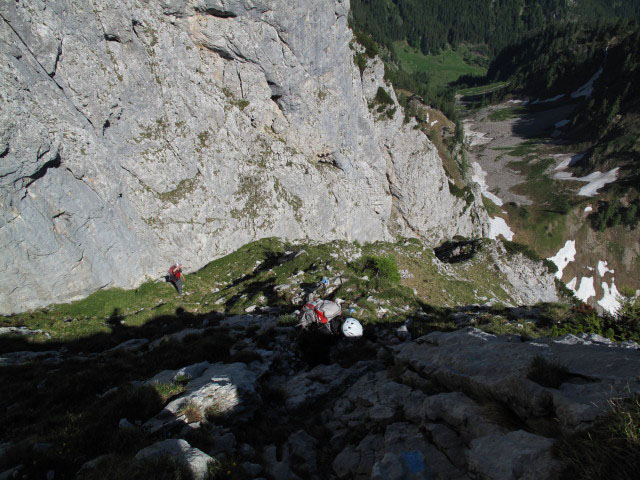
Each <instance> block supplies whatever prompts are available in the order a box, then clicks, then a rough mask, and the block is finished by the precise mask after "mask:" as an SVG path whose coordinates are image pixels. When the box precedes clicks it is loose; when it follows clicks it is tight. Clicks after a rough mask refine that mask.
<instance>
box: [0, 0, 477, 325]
mask: <svg viewBox="0 0 640 480" xmlns="http://www.w3.org/2000/svg"><path fill="white" fill-rule="evenodd" d="M348 11H349V2H348V1H344V0H334V1H332V2H330V3H329V4H328V5H327V4H325V3H322V4H320V3H318V2H312V1H310V0H295V1H293V2H291V1H289V2H284V1H281V0H259V1H249V0H233V1H232V0H228V1H227V0H164V1H160V2H150V3H148V2H145V1H142V0H118V1H114V2H85V1H78V0H55V1H46V2H45V1H38V0H31V1H26V2H5V3H3V4H2V6H0V15H1V17H2V18H1V20H2V21H1V22H0V45H1V46H2V47H1V52H0V53H1V55H2V62H1V67H0V92H1V93H0V95H1V96H2V103H3V106H2V109H1V113H0V157H1V164H0V185H1V191H2V196H1V202H2V204H1V212H2V223H1V224H0V244H1V245H2V254H1V255H0V266H1V267H2V270H3V271H4V272H5V274H6V276H7V277H8V278H10V279H11V281H10V282H3V284H2V286H0V312H2V313H8V312H12V311H19V310H22V309H26V308H31V307H36V306H40V305H44V304H47V303H50V302H52V301H62V300H68V299H70V298H74V297H78V296H81V295H85V294H87V293H89V292H91V291H93V290H96V289H98V288H102V287H105V286H131V285H134V284H137V283H139V282H140V281H141V280H142V279H143V278H144V277H145V276H158V275H161V274H162V273H163V272H164V271H165V269H166V268H167V266H168V265H169V264H170V263H172V262H173V261H175V260H179V261H181V262H182V263H185V264H186V265H187V266H188V268H192V269H194V268H197V267H199V266H201V265H203V264H204V263H205V262H207V261H209V260H211V259H212V258H215V257H216V256H219V255H221V254H223V253H226V252H229V251H231V250H233V249H235V248H237V247H238V246H240V245H242V244H244V243H246V242H247V241H250V240H252V239H255V238H261V237H266V236H274V235H276V236H280V237H284V238H303V237H308V238H311V239H339V238H342V239H357V240H360V241H370V240H376V239H389V238H391V237H392V235H393V234H395V233H402V234H407V235H412V236H420V237H423V238H424V239H425V240H427V241H429V242H433V243H435V242H438V241H440V240H441V239H443V238H445V237H451V236H453V235H456V234H461V235H467V236H472V235H478V234H482V233H483V229H484V225H485V220H484V219H485V214H484V211H483V210H482V208H481V207H479V206H478V205H477V204H476V203H475V201H474V200H472V199H471V198H467V199H462V198H458V197H456V196H454V195H451V194H450V192H449V188H447V185H448V180H447V177H446V176H445V173H444V170H443V168H442V164H441V161H440V159H439V157H438V155H437V153H436V150H435V148H434V147H433V145H432V144H431V143H430V142H429V140H428V139H427V137H426V136H425V135H424V134H423V133H422V132H420V131H419V130H416V129H413V128H412V127H413V125H412V124H408V125H404V124H403V119H402V115H400V114H396V113H395V108H396V107H397V104H396V100H395V95H394V93H393V91H392V89H391V88H390V87H389V86H386V85H384V82H383V79H382V75H383V70H382V65H381V64H380V63H376V62H375V61H374V60H368V64H366V65H364V67H365V68H364V69H363V71H362V72H360V71H359V70H358V68H356V67H355V66H354V64H353V58H352V57H353V52H352V50H351V49H350V41H351V39H352V35H351V32H350V30H349V29H348V28H347V18H346V17H347V13H348ZM379 88H383V89H386V90H387V91H388V92H389V95H390V98H391V101H392V103H394V104H395V105H394V107H393V108H391V107H390V108H389V109H388V110H387V112H386V114H384V115H382V114H380V113H379V112H377V111H374V112H371V111H370V110H369V106H368V103H369V104H370V105H371V106H372V108H375V105H374V104H375V101H374V98H375V96H376V94H377V92H378V90H379ZM370 102H372V103H370ZM379 108H380V107H378V109H379ZM383 110H384V108H383Z"/></svg>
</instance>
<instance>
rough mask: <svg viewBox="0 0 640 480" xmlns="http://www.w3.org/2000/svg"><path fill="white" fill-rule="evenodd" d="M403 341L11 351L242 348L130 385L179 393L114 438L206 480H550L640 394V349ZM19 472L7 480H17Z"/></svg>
mask: <svg viewBox="0 0 640 480" xmlns="http://www.w3.org/2000/svg"><path fill="white" fill-rule="evenodd" d="M206 323H209V322H206ZM396 327H397V325H396V326H395V327H391V326H377V327H375V331H370V332H368V333H367V334H366V335H365V338H363V339H359V340H357V341H354V342H347V341H344V340H343V341H340V342H334V343H332V344H331V345H329V344H326V345H323V344H318V345H315V346H314V347H313V348H311V349H306V350H304V349H303V350H300V349H299V348H298V344H297V343H296V341H295V339H296V332H295V330H294V328H293V327H290V326H285V325H282V324H280V323H278V320H277V319H276V318H275V317H269V316H258V315H256V316H252V315H243V316H236V317H230V318H226V319H223V320H216V321H215V322H212V324H211V325H206V326H203V327H202V328H190V329H188V330H184V331H179V332H176V333H173V334H171V335H164V336H161V337H159V338H156V339H154V340H149V339H133V340H129V341H127V342H125V343H123V344H121V345H119V346H118V347H116V348H115V349H113V348H112V349H110V350H108V351H104V352H96V353H92V354H77V353H74V354H73V355H72V354H71V353H68V352H64V351H62V352H56V354H55V355H54V354H53V353H51V354H50V356H49V357H43V352H40V353H39V354H38V356H37V358H36V357H33V356H31V357H30V356H29V355H27V354H25V353H20V352H17V353H13V354H5V355H3V356H2V362H3V364H4V365H7V364H8V359H9V358H12V363H13V364H14V365H15V364H17V363H21V364H23V367H22V368H24V364H27V363H28V362H32V361H37V362H41V361H43V360H42V358H45V360H44V361H45V362H47V361H48V362H50V363H51V364H52V365H53V366H55V367H57V368H62V367H63V366H64V364H65V362H85V363H89V362H96V363H101V364H108V363H109V362H110V361H112V359H115V358H116V357H118V358H122V357H123V356H125V357H127V358H130V359H131V361H133V362H135V361H136V360H135V359H136V358H138V359H142V358H144V357H145V356H149V355H152V354H153V352H154V351H157V349H161V348H167V346H171V345H175V346H176V348H178V347H179V348H183V349H184V348H187V349H189V348H196V347H195V346H194V347H191V346H190V344H193V345H196V344H197V342H198V341H199V340H200V339H201V338H203V337H206V336H210V335H212V334H213V333H215V332H217V331H219V330H222V331H224V332H225V335H228V339H229V342H230V343H232V345H233V346H232V347H231V349H230V351H229V353H230V356H229V357H228V359H227V360H225V361H222V362H209V361H203V362H198V363H195V364H190V365H184V366H183V367H182V368H178V369H174V370H164V371H161V372H159V373H157V374H156V375H154V376H153V377H151V378H148V379H140V380H139V381H136V382H134V385H133V386H134V387H135V388H143V387H145V386H152V387H154V388H157V389H158V391H160V390H161V389H162V388H165V389H166V388H171V386H180V388H179V389H178V390H176V393H174V394H169V395H168V396H167V399H166V401H165V402H164V406H163V407H162V408H161V409H160V410H156V411H153V412H150V411H149V412H148V413H147V415H146V417H144V414H141V415H140V416H135V418H133V417H131V415H130V418H121V419H120V420H119V422H118V423H119V427H114V428H119V429H120V431H121V432H122V431H127V432H144V435H146V437H145V438H146V442H147V445H146V446H144V448H139V449H136V450H135V451H131V452H128V454H127V455H128V456H129V457H132V456H134V457H135V458H133V457H132V458H130V459H129V460H127V461H129V462H144V461H148V460H149V459H154V458H165V459H166V458H167V457H168V458H172V459H175V460H177V461H178V463H183V464H184V465H186V466H187V467H188V470H189V471H190V472H191V475H193V477H194V478H197V479H204V478H228V477H224V476H216V475H220V473H219V472H220V471H221V470H220V469H223V470H226V472H223V474H229V475H231V477H232V478H275V479H299V478H300V479H301V478H317V479H320V478H338V479H351V478H374V479H385V480H389V479H405V478H438V479H440V478H441V479H466V478H490V479H521V478H527V479H549V478H556V477H558V476H560V474H561V472H562V470H563V463H562V461H561V460H560V459H559V458H557V456H556V455H555V454H554V444H555V443H556V440H557V439H558V438H560V437H561V436H566V435H570V434H572V433H575V432H579V431H583V430H585V429H587V428H589V427H590V426H592V425H593V423H594V422H595V421H596V420H597V419H599V418H602V417H603V416H605V415H606V414H607V413H608V411H609V408H610V404H609V402H610V401H611V399H616V398H623V397H630V396H632V395H634V394H638V393H640V377H638V372H640V351H639V350H638V345H636V344H633V343H631V342H628V343H625V344H616V343H613V342H611V341H609V340H607V339H604V338H602V337H599V336H597V335H591V336H587V335H583V336H582V337H577V336H572V335H567V336H565V337H562V338H556V339H535V340H527V339H525V338H523V337H520V336H515V335H502V336H496V335H491V334H487V333H485V332H482V331H480V330H478V329H475V328H471V327H469V328H465V329H462V330H458V331H454V332H449V333H443V332H433V333H430V334H428V335H424V336H421V337H419V338H416V339H413V340H412V339H410V338H409V337H410V333H409V332H408V331H407V329H406V328H400V329H396ZM409 330H410V329H409ZM21 355H22V357H21ZM114 361H115V360H114ZM322 362H325V363H322ZM536 365H537V367H536ZM5 368H7V367H5ZM130 387H131V385H127V386H123V385H121V386H119V387H117V388H115V389H112V391H108V392H104V393H102V394H101V395H105V396H106V397H105V398H108V396H109V395H116V394H117V390H118V389H120V390H122V389H123V388H130ZM140 408H141V409H142V407H140ZM11 411H15V406H14V408H13V409H12V408H11V407H9V408H8V409H7V412H8V414H10V412H11ZM5 447H6V446H5ZM6 448H8V447H6ZM114 458H115V457H114V455H113V454H103V455H100V456H98V457H96V458H93V459H91V460H90V461H84V462H83V465H82V466H81V468H80V470H79V473H78V478H87V479H90V478H106V477H104V476H103V475H104V473H105V471H108V468H107V466H108V465H110V464H112V463H113V462H114ZM117 458H118V462H121V463H122V462H123V460H122V456H120V457H117ZM141 465H142V464H141ZM144 465H146V464H144ZM78 467H80V465H78ZM22 468H24V466H22V465H14V466H13V467H12V469H11V470H9V471H7V472H5V473H4V474H0V477H1V478H14V476H13V475H14V473H15V478H19V477H20V471H21V469H22ZM109 468H111V467H109ZM227 469H229V470H227ZM51 471H53V472H54V474H55V470H51ZM215 472H218V474H216V473H215ZM101 475H102V476H101ZM54 478H58V477H57V476H56V477H54Z"/></svg>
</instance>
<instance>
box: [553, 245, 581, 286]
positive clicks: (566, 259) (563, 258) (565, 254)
mask: <svg viewBox="0 0 640 480" xmlns="http://www.w3.org/2000/svg"><path fill="white" fill-rule="evenodd" d="M575 258H576V241H575V240H567V241H566V243H565V244H564V247H562V248H561V249H560V250H558V253H556V254H555V255H554V256H553V257H549V258H548V260H551V261H552V262H553V263H555V264H556V267H558V271H557V272H556V278H557V279H562V271H563V270H564V267H566V266H567V265H569V263H571V262H573V261H574V260H575Z"/></svg>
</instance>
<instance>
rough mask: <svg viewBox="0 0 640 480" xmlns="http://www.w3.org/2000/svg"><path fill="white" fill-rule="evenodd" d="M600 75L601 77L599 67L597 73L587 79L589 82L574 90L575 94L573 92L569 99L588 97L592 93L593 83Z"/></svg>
mask: <svg viewBox="0 0 640 480" xmlns="http://www.w3.org/2000/svg"><path fill="white" fill-rule="evenodd" d="M600 75H602V67H600V68H599V69H598V71H597V72H596V73H594V75H593V77H591V78H590V79H589V81H588V82H587V83H585V84H584V85H583V86H581V87H580V88H579V89H578V90H576V91H575V92H573V93H572V94H571V98H578V97H590V96H591V94H592V93H593V83H594V82H595V81H596V80H597V79H598V78H600Z"/></svg>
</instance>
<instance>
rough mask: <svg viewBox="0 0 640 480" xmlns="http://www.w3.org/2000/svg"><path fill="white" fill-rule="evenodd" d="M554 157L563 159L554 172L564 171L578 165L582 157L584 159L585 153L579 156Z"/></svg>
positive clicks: (559, 155)
mask: <svg viewBox="0 0 640 480" xmlns="http://www.w3.org/2000/svg"><path fill="white" fill-rule="evenodd" d="M554 156H555V157H557V158H561V159H562V160H561V161H560V163H559V164H558V165H557V166H556V168H554V170H564V169H565V168H567V167H572V166H574V165H575V164H576V163H578V162H579V161H580V160H581V159H582V157H584V153H578V154H577V155H573V154H568V155H567V154H564V153H561V154H558V155H554Z"/></svg>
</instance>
